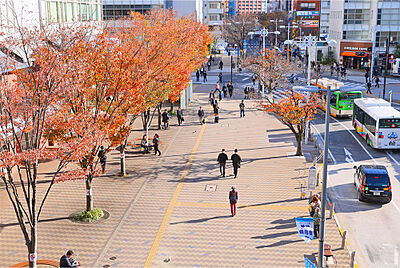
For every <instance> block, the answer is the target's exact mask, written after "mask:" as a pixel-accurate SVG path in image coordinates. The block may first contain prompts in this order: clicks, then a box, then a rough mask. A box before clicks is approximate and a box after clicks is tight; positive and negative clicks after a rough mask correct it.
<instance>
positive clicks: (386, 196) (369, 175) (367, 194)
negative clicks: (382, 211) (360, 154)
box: [354, 165, 392, 204]
mask: <svg viewBox="0 0 400 268" xmlns="http://www.w3.org/2000/svg"><path fill="white" fill-rule="evenodd" d="M354 168H355V169H356V172H355V173H354V186H355V187H356V190H357V196H358V200H360V201H366V200H371V201H379V202H382V203H384V204H386V203H389V202H390V201H391V200H392V185H391V183H390V178H389V173H388V171H387V170H386V168H385V167H384V166H378V165H360V166H358V167H357V166H354Z"/></svg>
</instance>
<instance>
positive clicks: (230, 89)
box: [227, 81, 233, 98]
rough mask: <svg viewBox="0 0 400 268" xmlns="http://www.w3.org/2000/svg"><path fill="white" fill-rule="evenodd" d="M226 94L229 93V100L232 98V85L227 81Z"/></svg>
mask: <svg viewBox="0 0 400 268" xmlns="http://www.w3.org/2000/svg"><path fill="white" fill-rule="evenodd" d="M227 87H228V92H229V97H230V98H232V95H233V85H232V82H231V81H229V82H228V86H227Z"/></svg>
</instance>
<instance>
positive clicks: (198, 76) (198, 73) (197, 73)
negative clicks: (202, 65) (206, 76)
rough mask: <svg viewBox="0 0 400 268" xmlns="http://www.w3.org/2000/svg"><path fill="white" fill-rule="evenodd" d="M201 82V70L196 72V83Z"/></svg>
mask: <svg viewBox="0 0 400 268" xmlns="http://www.w3.org/2000/svg"><path fill="white" fill-rule="evenodd" d="M199 80H200V72H199V70H197V71H196V81H197V82H199Z"/></svg>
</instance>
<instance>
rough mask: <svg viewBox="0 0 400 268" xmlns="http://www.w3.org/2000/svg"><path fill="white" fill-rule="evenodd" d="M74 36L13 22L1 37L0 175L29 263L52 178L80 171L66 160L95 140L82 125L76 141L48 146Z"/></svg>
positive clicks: (59, 111) (74, 175)
mask: <svg viewBox="0 0 400 268" xmlns="http://www.w3.org/2000/svg"><path fill="white" fill-rule="evenodd" d="M75 36H76V31H75V30H73V29H67V28H64V27H61V26H60V27H59V28H46V27H45V26H43V27H42V28H41V29H40V30H39V29H36V28H31V29H30V30H29V29H26V28H23V27H18V28H16V31H15V32H14V34H13V35H3V38H4V39H3V40H2V47H3V48H4V51H5V54H6V57H2V60H1V61H2V62H1V63H0V66H1V74H2V77H1V79H0V107H1V109H0V132H1V134H0V143H1V150H0V167H1V173H0V176H1V180H2V182H3V183H4V185H5V190H6V193H7V195H8V197H9V200H10V203H11V205H12V208H13V209H14V212H15V215H16V218H17V221H18V225H19V227H20V229H21V232H22V234H23V236H24V239H25V244H26V246H27V249H28V260H29V266H30V267H36V266H37V264H36V260H37V245H38V225H39V219H40V215H41V212H42V210H43V208H44V205H45V202H46V200H47V197H48V196H49V194H50V191H51V189H52V188H53V186H54V185H55V183H56V182H57V181H60V180H61V181H62V180H65V179H67V180H71V179H76V178H80V177H82V176H84V174H83V173H82V170H81V169H74V168H73V167H71V168H70V167H69V166H70V163H72V162H74V161H77V160H79V159H81V158H82V157H84V156H85V155H87V153H88V151H89V149H90V148H91V144H93V143H95V142H96V137H95V136H92V135H90V133H86V132H85V130H82V139H80V140H69V141H66V142H65V143H64V144H60V145H59V146H58V147H56V148H49V147H48V146H47V145H48V142H49V138H50V139H51V137H49V136H48V135H47V133H48V132H49V130H50V129H52V127H53V126H54V123H53V122H54V120H55V118H56V117H57V116H58V115H59V114H62V113H63V106H62V105H61V104H62V98H60V96H65V95H67V94H68V91H67V87H66V84H67V83H66V81H65V79H64V78H65V77H66V76H68V74H69V73H70V72H71V71H72V70H71V68H70V66H69V65H68V64H67V62H66V61H65V59H66V57H65V56H66V53H65V51H66V50H67V49H68V48H69V47H70V46H71V45H72V44H73V43H74V42H75ZM15 47H18V48H19V51H20V52H22V53H23V55H20V56H22V57H23V58H25V59H26V62H24V63H21V62H18V58H16V57H15V54H13V53H11V51H12V50H11V49H12V48H15ZM82 120H84V118H82V119H80V121H82ZM80 121H75V124H80ZM88 134H89V135H88ZM48 159H56V161H55V163H56V167H55V169H54V170H53V172H52V174H51V177H50V180H49V181H47V180H43V177H44V176H45V175H43V173H41V172H40V170H39V166H40V165H41V163H42V162H43V161H45V160H48ZM39 182H40V184H39Z"/></svg>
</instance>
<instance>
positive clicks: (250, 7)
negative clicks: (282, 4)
mask: <svg viewBox="0 0 400 268" xmlns="http://www.w3.org/2000/svg"><path fill="white" fill-rule="evenodd" d="M236 3H237V12H238V14H261V13H263V12H266V11H267V8H268V7H267V0H237V2H236Z"/></svg>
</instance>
